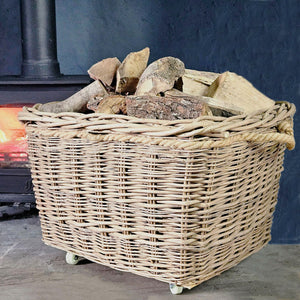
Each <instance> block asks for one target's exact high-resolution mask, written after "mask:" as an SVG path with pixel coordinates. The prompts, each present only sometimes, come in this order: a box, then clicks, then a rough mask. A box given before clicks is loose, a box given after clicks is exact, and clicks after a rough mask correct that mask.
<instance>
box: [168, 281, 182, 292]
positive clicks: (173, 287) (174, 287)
mask: <svg viewBox="0 0 300 300" xmlns="http://www.w3.org/2000/svg"><path fill="white" fill-rule="evenodd" d="M169 286H170V291H171V293H172V294H173V295H179V294H181V293H182V291H183V287H182V286H178V285H176V284H174V283H170V284H169Z"/></svg>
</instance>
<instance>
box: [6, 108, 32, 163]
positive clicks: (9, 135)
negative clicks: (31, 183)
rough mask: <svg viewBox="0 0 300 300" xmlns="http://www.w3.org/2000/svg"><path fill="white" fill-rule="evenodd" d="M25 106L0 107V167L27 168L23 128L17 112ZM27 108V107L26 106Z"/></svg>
mask: <svg viewBox="0 0 300 300" xmlns="http://www.w3.org/2000/svg"><path fill="white" fill-rule="evenodd" d="M24 105H25V104H21V103H20V104H5V105H0V167H1V168H25V167H28V155H27V141H26V134H25V127H24V125H23V124H22V123H20V122H19V121H18V112H19V111H21V110H22V107H23V106H24ZM27 106H29V105H27Z"/></svg>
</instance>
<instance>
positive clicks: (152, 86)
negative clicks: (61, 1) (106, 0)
mask: <svg viewBox="0 0 300 300" xmlns="http://www.w3.org/2000/svg"><path fill="white" fill-rule="evenodd" d="M149 55H150V49H149V48H148V47H147V48H144V49H143V50H141V51H138V52H131V53H129V54H128V55H127V56H126V58H125V59H124V60H123V61H122V62H120V61H119V59H118V58H116V57H113V58H106V59H103V60H101V61H99V62H98V63H96V64H94V65H93V66H91V68H90V69H89V70H88V74H89V76H90V77H91V78H92V79H94V80H95V81H94V82H93V83H91V84H90V85H88V86H86V87H85V88H83V89H82V90H80V91H79V92H77V93H76V94H74V95H72V96H71V97H69V98H68V99H66V100H64V101H60V102H49V103H45V104H40V105H38V107H37V108H38V109H39V110H40V111H44V112H52V113H60V112H79V113H93V112H96V113H104V114H124V115H128V116H134V117H138V118H147V119H164V120H176V119H194V118H198V117H200V116H205V115H214V116H223V117H229V116H233V115H239V114H253V113H257V112H260V111H264V110H267V109H269V108H270V107H272V106H273V105H274V104H275V102H274V101H273V100H271V99H270V98H268V97H266V96H265V95H263V94H262V93H261V92H259V91H258V90H257V89H256V88H255V87H253V85H252V84H251V83H250V82H249V81H247V80H246V79H245V78H243V77H242V76H239V75H237V74H235V73H232V72H228V71H227V72H225V73H222V74H218V73H212V72H205V71H196V70H190V69H186V68H185V65H184V63H183V62H182V61H181V60H179V59H178V58H174V57H170V56H169V57H163V58H161V59H158V60H156V61H154V62H152V63H151V64H149V65H148V60H149Z"/></svg>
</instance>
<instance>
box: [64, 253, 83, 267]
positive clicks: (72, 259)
mask: <svg viewBox="0 0 300 300" xmlns="http://www.w3.org/2000/svg"><path fill="white" fill-rule="evenodd" d="M79 261H80V258H79V256H78V255H75V254H73V253H71V252H67V253H66V262H67V264H69V265H77V264H78V262H79Z"/></svg>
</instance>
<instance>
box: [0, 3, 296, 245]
mask: <svg viewBox="0 0 300 300" xmlns="http://www.w3.org/2000/svg"><path fill="white" fill-rule="evenodd" d="M56 10H57V43H58V59H59V62H60V67H61V72H62V73H64V74H86V70H87V69H88V68H89V66H90V65H92V64H93V63H95V62H97V61H98V60H101V59H103V58H106V57H112V56H117V57H118V58H119V59H121V60H122V59H123V58H124V57H125V56H126V54H127V53H128V52H130V51H137V50H140V49H142V48H143V47H145V46H149V47H150V48H151V56H150V61H154V60H156V59H158V58H160V57H163V56H168V55H171V56H175V57H178V58H180V59H181V60H182V61H184V62H185V65H186V67H188V68H193V69H198V70H207V71H213V72H223V71H226V70H230V71H233V72H236V73H238V74H240V75H242V76H244V77H245V78H247V79H248V80H250V81H251V82H252V83H253V84H254V86H256V87H257V88H258V89H259V90H261V91H262V92H263V93H265V94H266V95H268V96H269V97H271V98H273V99H276V100H289V101H291V102H294V103H295V104H296V105H298V107H300V97H299V94H300V85H299V78H300V76H299V75H300V69H299V51H300V47H299V43H300V39H299V34H300V32H299V28H300V27H299V25H300V24H299V20H300V5H299V1H298V0H257V1H256V0H240V1H238V0H236V1H234V0H215V1H209V0H202V1H201V0H178V1H172V0H164V1H163V0H110V1H105V0H89V1H86V0H57V1H56ZM0 20H1V21H0V75H8V74H19V72H20V62H21V49H20V30H19V27H18V26H19V23H20V22H19V6H18V0H10V1H5V0H0ZM299 132H300V129H299V114H296V116H295V135H296V140H299ZM284 166H285V171H284V172H283V174H282V178H281V186H280V192H279V202H278V205H277V208H276V212H275V217H274V224H273V228H272V237H273V238H272V241H273V242H275V243H299V242H300V232H299V213H300V176H299V169H300V151H299V148H296V149H295V150H294V151H292V152H287V153H286V159H285V165H284Z"/></svg>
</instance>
